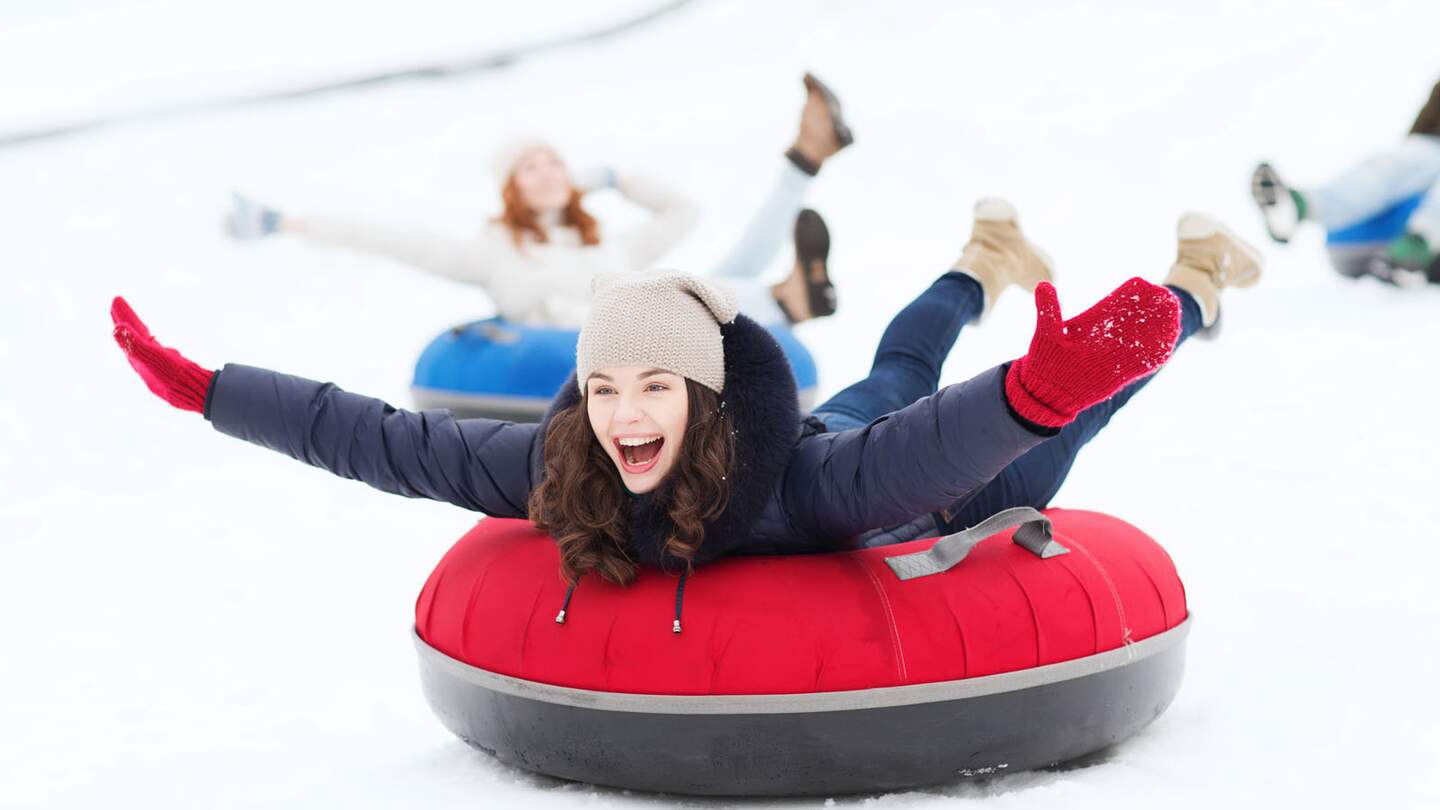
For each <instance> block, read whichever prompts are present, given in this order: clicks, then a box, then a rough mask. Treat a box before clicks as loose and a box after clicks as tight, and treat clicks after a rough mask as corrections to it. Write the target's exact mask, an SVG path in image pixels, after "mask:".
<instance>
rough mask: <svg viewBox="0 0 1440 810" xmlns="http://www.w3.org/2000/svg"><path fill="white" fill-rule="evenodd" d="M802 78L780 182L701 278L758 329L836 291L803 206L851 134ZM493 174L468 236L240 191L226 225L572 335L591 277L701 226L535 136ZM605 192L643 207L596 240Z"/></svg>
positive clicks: (689, 213)
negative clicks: (313, 209) (300, 243)
mask: <svg viewBox="0 0 1440 810" xmlns="http://www.w3.org/2000/svg"><path fill="white" fill-rule="evenodd" d="M804 82H805V89H806V96H805V104H804V106H803V108H802V109H801V114H800V131H799V134H798V135H797V136H796V138H795V142H794V143H793V144H792V145H791V146H790V147H789V149H787V150H786V151H785V161H784V163H783V165H782V167H781V170H780V175H779V176H778V177H777V178H776V181H775V184H774V186H773V187H772V188H771V190H770V192H769V195H768V196H767V197H766V198H765V199H764V201H763V202H762V203H761V204H760V207H759V209H758V210H757V211H756V212H755V214H754V215H753V217H752V218H751V221H750V223H749V225H748V226H747V227H746V229H745V231H744V232H743V233H742V235H741V237H740V239H739V240H738V241H737V242H736V243H735V245H734V247H733V248H732V249H731V251H730V253H729V255H728V256H726V257H725V259H724V260H723V261H721V263H720V264H719V265H718V266H717V267H716V268H715V269H714V270H713V271H712V272H711V274H710V275H711V276H712V277H715V278H718V279H720V280H722V282H723V283H724V284H726V285H727V286H730V287H732V288H733V289H734V290H735V292H736V294H737V295H738V296H739V302H740V309H741V311H742V312H745V313H746V314H747V315H749V316H750V317H751V318H753V319H755V320H757V321H759V322H761V323H765V324H775V323H787V322H788V323H799V322H801V321H806V320H809V319H811V318H818V317H824V316H826V315H830V314H832V313H834V311H835V290H834V287H833V286H832V285H831V283H830V278H829V274H828V272H827V269H826V266H825V261H824V259H825V256H824V255H823V251H822V250H821V249H820V246H821V245H823V246H825V247H828V236H827V235H826V234H825V232H824V223H823V222H821V221H820V220H819V219H818V217H815V216H814V215H813V214H806V215H802V210H801V205H802V203H803V202H804V199H805V195H806V193H807V192H808V190H809V188H810V184H811V182H812V180H813V179H814V178H815V176H816V175H817V174H819V172H820V169H821V167H822V166H823V165H824V164H825V162H826V161H827V160H829V159H830V158H831V157H832V156H834V155H835V153H836V152H838V151H840V150H841V149H843V148H845V147H846V146H848V145H849V144H851V143H852V142H853V141H854V137H853V135H852V134H851V132H850V128H849V126H848V125H847V124H846V123H845V120H844V117H843V114H842V110H841V106H840V102H839V100H838V99H837V98H836V97H835V95H834V93H832V92H831V91H830V89H829V88H828V87H826V86H825V85H824V84H823V83H821V82H820V81H819V80H818V79H816V78H815V77H814V76H811V75H810V74H806V75H805V77H804ZM491 168H492V170H493V173H494V177H495V180H496V182H497V183H498V184H499V185H500V188H501V191H500V197H501V203H502V205H503V209H502V211H501V213H500V214H499V215H498V216H496V217H495V218H494V219H492V220H490V221H489V222H487V223H486V224H485V226H484V227H483V228H482V229H481V231H480V233H479V234H478V235H476V236H475V237H473V238H470V239H459V238H455V237H451V236H446V235H443V234H437V233H435V232H433V231H429V230H426V229H424V228H412V227H406V226H398V225H391V224H380V223H371V222H362V221H359V220H354V219H349V218H344V217H329V216H296V215H292V214H282V213H281V212H279V211H277V210H275V209H273V208H268V207H266V206H263V205H259V204H257V203H255V202H254V201H252V200H250V199H248V198H246V197H243V196H241V195H238V194H237V195H235V198H234V205H233V207H232V210H231V211H230V212H229V214H228V215H227V217H226V220H225V224H226V229H227V231H228V232H229V233H230V235H231V236H233V237H234V238H236V239H241V240H251V239H259V238H263V237H265V236H269V235H271V234H276V233H285V234H293V235H296V236H299V237H301V238H303V239H305V240H306V241H307V242H312V243H314V244H319V245H334V246H339V247H345V248H350V249H352V250H357V251H361V252H364V253H370V254H375V255H379V256H386V257H389V258H392V259H395V260H397V261H400V262H403V263H405V264H408V265H411V266H413V267H417V268H419V269H421V270H426V271H429V272H432V273H435V274H437V275H441V276H444V277H446V278H451V279H454V280H456V281H460V282H464V283H467V284H475V285H477V286H479V287H481V288H483V289H484V290H485V291H486V292H487V293H489V295H490V297H491V299H493V300H494V302H495V307H496V309H497V311H498V313H499V315H500V316H501V317H503V318H505V319H506V320H509V321H512V322H515V323H519V324H525V325H528V326H548V327H558V328H566V329H578V328H579V327H580V326H581V325H582V324H583V323H584V322H585V316H586V314H587V312H588V310H589V306H590V295H591V292H590V286H591V281H592V280H593V279H594V277H595V276H596V275H598V274H601V273H613V272H634V271H641V270H647V269H650V268H651V267H653V266H654V264H655V262H656V261H657V260H658V259H659V258H660V257H661V256H662V255H664V254H665V253H666V252H667V251H668V250H670V248H671V247H673V246H674V245H675V244H676V243H678V242H679V241H680V240H681V239H683V238H684V237H685V236H687V235H688V234H689V233H690V232H691V231H692V230H693V229H694V227H695V225H696V222H697V221H698V219H699V207H698V206H697V205H696V204H695V203H694V202H693V201H692V200H690V199H689V198H687V197H686V196H685V195H683V194H681V193H680V192H678V191H676V190H675V189H673V188H670V187H669V186H667V185H666V184H664V183H663V182H661V181H660V180H658V179H656V178H654V177H648V176H645V175H641V174H629V173H616V172H615V171H614V170H612V169H608V168H604V169H600V170H597V171H595V172H591V173H588V175H587V176H585V177H580V176H578V175H572V174H571V172H570V169H569V167H568V166H567V165H566V163H565V161H564V159H563V158H562V157H561V156H560V154H559V152H557V151H556V150H555V148H554V147H552V146H551V145H549V144H547V143H546V142H545V141H543V140H540V139H538V138H520V139H517V140H514V141H511V142H510V143H507V144H505V145H504V146H503V147H501V148H500V150H499V151H498V152H497V153H496V155H495V158H494V160H493V162H492V166H491ZM605 188H613V189H615V190H617V191H619V192H620V193H621V194H622V195H624V196H625V198H626V199H628V200H629V201H630V202H632V203H634V204H636V205H638V206H640V207H642V208H645V209H647V210H648V211H649V212H650V213H651V216H650V218H649V221H647V222H645V223H643V224H641V225H639V226H637V227H635V228H633V229H630V230H628V231H625V232H623V233H620V234H617V235H614V236H611V235H609V234H605V233H603V232H602V228H601V226H600V223H599V222H597V221H596V220H595V218H594V217H592V216H591V215H590V214H589V213H587V212H586V210H585V208H584V205H583V200H584V197H585V195H586V194H587V193H588V192H591V191H598V190H601V189H605ZM792 228H793V232H794V238H795V243H796V261H795V268H794V270H793V272H792V273H791V274H790V275H789V276H788V277H787V278H786V279H785V280H784V281H782V282H780V283H779V284H773V285H772V284H765V283H763V282H761V281H759V280H758V279H757V278H756V277H757V276H759V275H760V274H761V273H762V272H763V271H764V270H765V269H766V268H767V267H768V266H769V264H770V261H771V259H772V258H773V257H774V255H775V254H776V252H777V251H778V250H779V248H780V246H781V244H782V243H783V242H784V241H785V238H786V236H787V234H789V233H790V232H791V230H792Z"/></svg>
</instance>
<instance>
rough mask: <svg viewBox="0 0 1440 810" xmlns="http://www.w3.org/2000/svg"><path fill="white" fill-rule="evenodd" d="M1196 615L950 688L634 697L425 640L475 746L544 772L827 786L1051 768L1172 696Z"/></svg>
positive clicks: (645, 781)
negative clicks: (473, 662)
mask: <svg viewBox="0 0 1440 810" xmlns="http://www.w3.org/2000/svg"><path fill="white" fill-rule="evenodd" d="M1189 627H1190V620H1189V619H1187V620H1186V621H1185V622H1184V623H1183V624H1181V625H1179V626H1177V627H1175V628H1173V629H1171V630H1169V631H1166V632H1165V633H1162V634H1160V635H1158V636H1154V637H1151V638H1148V639H1145V640H1144V641H1141V642H1138V643H1136V644H1132V645H1129V646H1127V647H1125V648H1122V649H1119V650H1112V651H1110V652H1106V653H1101V654H1099V655H1093V656H1089V657H1087V658H1083V659H1078V660H1075V661H1067V662H1064V663H1060V664H1053V665H1049V666H1045V667H1037V668H1035V669H1031V670H1022V671H1020V672H1011V673H1004V674H1001V675H992V676H987V677H983V678H972V679H967V680H964V681H950V682H946V683H939V684H923V685H917V686H903V687H890V688H884V689H867V690H859V691H852V692H828V693H813V694H806V695H754V696H749V695H735V696H696V697H685V696H669V695H627V694H617V693H609V692H594V691H588V690H581V689H567V688H563V687H555V686H549V685H546V684H540V683H535V682H532V681H525V680H521V679H518V678H510V677H507V676H502V675H497V674H495V673H491V672H487V671H485V670H481V669H477V668H475V667H471V666H468V665H466V664H463V663H461V662H459V661H456V660H455V659H453V658H450V657H448V656H446V655H444V654H443V653H440V652H438V651H437V650H435V649H434V648H432V647H430V646H429V645H427V644H426V643H425V642H424V641H423V640H421V639H420V638H419V637H418V636H417V637H416V639H415V640H416V646H417V648H418V649H419V652H420V674H421V681H422V684H423V688H424V691H425V696H426V698H427V700H428V701H429V703H430V706H431V708H432V709H433V710H434V711H435V713H436V715H437V716H439V718H440V720H441V722H443V723H444V724H445V726H446V727H447V728H449V729H450V730H451V731H452V732H454V733H455V734H456V735H457V736H459V737H460V738H461V739H462V740H464V741H465V742H467V743H469V744H470V745H472V746H474V747H475V748H478V749H480V750H482V751H484V752H486V753H488V754H491V755H493V756H495V757H496V758H498V759H499V760H501V761H502V762H506V763H508V764H511V765H514V766H516V767H520V768H524V769H527V770H531V771H538V772H540V773H545V774H549V775H551V776H557V777H560V778H563V779H571V780H575V781H580V782H588V783H591V784H596V785H607V786H611V787H619V788H630V789H635V790H643V791H652V792H658V793H679V794H690V795H707V796H828V795H836V794H846V793H872V792H880V791H892V790H902V789H908V788H915V787H921V786H924V785H934V784H940V783H946V782H954V781H957V780H961V779H966V778H976V777H987V776H995V775H999V774H1004V773H1013V772H1016V771H1022V770H1027V769H1033V768H1041V767H1046V766H1050V765H1054V764H1057V763H1061V762H1065V761H1068V760H1072V759H1075V758H1078V757H1082V756H1085V755H1086V754H1091V753H1094V752H1096V751H1099V750H1101V749H1103V748H1106V747H1109V746H1111V745H1114V744H1115V743H1118V742H1120V741H1121V740H1124V739H1126V738H1128V737H1130V736H1132V735H1133V734H1135V733H1136V732H1138V731H1139V730H1140V729H1142V728H1144V727H1145V726H1146V725H1148V724H1149V723H1150V722H1151V721H1152V720H1154V719H1155V718H1156V717H1158V716H1159V715H1160V714H1161V713H1162V712H1164V710H1165V708H1166V707H1167V706H1169V705H1170V702H1171V701H1172V700H1173V699H1174V697H1175V694H1176V692H1177V691H1178V690H1179V688H1180V681H1181V677H1182V675H1183V672H1184V661H1185V657H1184V656H1185V644H1184V641H1185V636H1186V635H1187V634H1188V632H1189Z"/></svg>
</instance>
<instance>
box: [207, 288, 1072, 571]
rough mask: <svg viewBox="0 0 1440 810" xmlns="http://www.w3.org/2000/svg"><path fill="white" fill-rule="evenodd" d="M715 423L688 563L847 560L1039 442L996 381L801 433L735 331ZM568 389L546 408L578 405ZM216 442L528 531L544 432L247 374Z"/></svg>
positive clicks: (664, 523)
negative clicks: (727, 461)
mask: <svg viewBox="0 0 1440 810" xmlns="http://www.w3.org/2000/svg"><path fill="white" fill-rule="evenodd" d="M721 331H722V334H723V335H724V345H725V368H726V373H725V391H724V394H723V397H722V399H723V402H724V407H725V411H726V413H727V415H728V417H729V418H730V420H731V423H732V426H733V427H734V429H735V430H736V433H737V441H736V456H737V464H736V470H735V472H734V475H733V478H732V481H733V485H732V493H731V498H730V502H729V504H728V506H727V507H726V510H725V512H724V513H723V514H722V515H721V516H720V517H719V518H717V519H716V520H715V521H713V522H712V523H710V524H709V525H707V527H706V534H705V541H704V543H703V544H702V545H701V548H700V550H699V553H698V554H697V557H696V562H697V563H698V562H706V561H708V560H712V559H715V558H716V557H719V556H721V555H725V554H800V553H808V552H817V551H830V550H835V549H840V548H848V547H850V546H851V543H852V541H853V539H854V538H855V537H856V536H858V535H859V534H861V533H863V532H865V531H866V530H869V529H875V528H880V527H886V526H894V525H897V524H901V523H905V522H907V521H909V520H911V519H912V518H915V517H917V516H919V515H923V514H926V513H929V512H936V511H939V510H941V509H944V508H945V507H947V506H949V505H950V504H952V503H954V502H955V501H957V500H960V499H962V498H964V497H965V496H967V495H969V494H971V493H972V492H974V491H976V490H978V489H979V488H980V487H982V486H984V485H985V484H986V483H987V482H989V481H990V479H992V478H994V477H995V476H996V475H997V474H998V473H999V472H1000V471H1001V470H1002V469H1004V468H1005V466H1006V465H1008V464H1010V462H1012V461H1014V460H1015V459H1016V458H1019V457H1020V456H1021V455H1023V454H1024V453H1025V452H1026V451H1027V450H1029V449H1030V448H1032V447H1034V446H1035V445H1037V444H1039V443H1040V442H1042V441H1044V440H1045V437H1043V436H1040V435H1037V434H1035V433H1033V432H1031V431H1029V430H1027V429H1026V428H1025V427H1023V426H1022V425H1021V424H1020V423H1019V422H1017V421H1016V420H1015V418H1014V417H1013V416H1012V415H1011V414H1010V411H1009V408H1008V406H1007V405H1006V404H1005V399H1004V390H1003V389H1004V386H1003V382H1004V374H1003V371H1002V369H1000V368H994V369H990V370H989V371H985V372H983V373H981V374H979V375H977V376H975V377H974V378H972V379H970V380H968V381H966V382H963V383H959V384H956V385H951V386H947V387H945V388H942V389H940V390H939V391H938V392H936V393H935V394H933V395H931V396H929V397H926V398H924V399H921V400H919V401H917V402H915V403H914V404H912V405H910V406H909V407H906V408H903V409H901V410H899V411H896V412H894V413H891V414H889V415H887V416H884V417H881V418H880V419H877V420H875V421H874V422H872V423H870V424H869V425H867V426H865V427H863V428H859V429H856V430H846V431H840V432H836V433H829V432H825V429H824V426H823V425H822V424H820V423H819V422H818V420H815V419H812V418H802V416H801V414H800V412H799V406H798V404H797V397H796V391H795V381H794V377H793V376H792V375H791V372H790V368H789V365H788V363H787V362H786V360H785V356H784V354H783V353H782V352H781V350H780V347H779V346H778V345H777V344H776V343H775V340H774V338H772V337H771V336H770V335H769V333H768V332H766V331H765V329H764V328H762V327H760V326H758V325H756V324H755V323H754V322H753V321H751V320H749V319H748V318H746V317H745V316H743V315H742V316H740V317H738V318H737V319H736V320H735V322H733V323H730V324H726V325H725V326H723V327H722V329H721ZM578 401H579V393H578V390H577V388H576V386H575V385H574V383H573V381H572V382H571V383H570V384H569V385H567V386H566V387H565V388H564V389H562V390H561V392H560V394H559V395H558V396H557V399H556V402H555V404H554V406H552V408H551V414H552V415H553V414H554V413H555V412H556V411H557V410H558V409H560V408H565V407H569V406H572V405H574V404H576V403H577V402H578ZM205 416H206V418H207V419H209V420H210V422H211V423H212V424H213V425H214V426H215V429H216V430H219V431H220V432H221V433H225V434H228V435H231V436H235V437H237V438H241V439H245V440H246V441H249V442H253V443H255V444H258V445H261V446H264V447H268V448H270V449H272V450H277V451H279V452H281V453H285V454H287V455H289V456H291V457H292V458H296V459H299V460H301V461H304V462H306V463H307V464H311V465H314V466H316V467H320V468H323V469H325V470H328V471H330V472H332V473H334V474H335V475H339V476H342V477H345V478H353V479H357V480H360V481H364V482H365V483H367V484H369V485H371V486H373V487H375V488H376V489H380V490H384V491H385V492H392V493H395V494H399V495H405V496H407V497H412V498H430V499H433V500H439V501H446V502H449V503H453V504H455V505H456V506H461V507H464V508H466V509H470V510H474V511H476V512H483V513H485V514H487V515H492V516H495V517H511V518H514V517H525V516H526V503H527V501H528V499H529V497H530V491H531V489H532V488H533V487H534V486H535V485H536V483H537V482H538V481H539V477H540V476H541V475H543V473H544V469H545V465H544V457H543V445H544V436H545V430H546V426H547V425H548V424H549V419H550V418H549V417H547V418H546V419H545V421H543V422H541V423H539V424H517V423H512V422H502V421H498V420H492V419H461V420H457V419H455V418H453V417H452V416H451V415H450V413H449V412H448V411H439V410H435V411H422V412H419V413H414V412H410V411H404V410H399V409H396V408H392V407H391V406H389V405H387V404H385V403H384V402H382V401H380V400H378V399H372V398H370V397H363V396H358V395H356V394H350V393H347V392H345V391H342V390H340V389H339V388H337V387H335V386H334V385H330V384H324V383H317V382H312V381H310V380H306V379H302V378H299V377H292V376H288V375H285V374H278V373H276V372H273V371H266V370H263V369H258V368H252V367H249V366H242V365H233V364H232V365H227V366H225V368H224V369H222V370H221V371H220V372H219V373H218V374H217V375H216V376H215V378H214V380H213V382H212V383H211V388H210V392H209V396H208V397H207V401H206V408H205ZM664 493H665V489H664V487H663V486H662V487H661V488H660V489H658V490H656V492H654V493H652V494H650V495H647V496H642V497H639V498H636V499H634V502H633V504H632V514H631V516H630V517H631V520H630V531H631V545H632V552H633V553H634V555H635V557H636V559H638V560H640V561H641V562H644V563H648V564H661V563H663V562H664V561H663V560H662V559H661V557H660V553H661V552H660V549H661V548H662V547H663V545H664V540H665V538H666V537H668V536H669V534H670V531H669V529H670V526H669V522H668V518H667V517H666V516H665V510H664V508H663V503H664V501H663V499H664Z"/></svg>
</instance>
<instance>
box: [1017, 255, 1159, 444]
mask: <svg viewBox="0 0 1440 810" xmlns="http://www.w3.org/2000/svg"><path fill="white" fill-rule="evenodd" d="M1035 309H1036V318H1035V320H1036V322H1035V337H1034V338H1033V339H1031V341H1030V353H1029V354H1027V355H1025V356H1024V357H1022V358H1020V359H1019V360H1016V361H1015V362H1014V363H1012V364H1010V371H1009V373H1007V374H1006V375H1005V396H1006V398H1007V399H1009V400H1010V407H1012V408H1014V409H1015V412H1016V413H1018V414H1020V415H1021V416H1022V417H1024V418H1025V419H1027V420H1029V421H1031V422H1033V423H1035V424H1037V425H1042V426H1044V427H1061V426H1063V425H1067V424H1069V423H1070V421H1071V420H1073V419H1074V418H1075V416H1076V415H1077V414H1079V413H1080V412H1081V411H1083V410H1085V409H1086V408H1088V407H1090V406H1091V405H1094V404H1096V403H1099V402H1104V401H1105V400H1107V399H1109V398H1110V397H1112V396H1114V395H1115V393H1116V392H1118V391H1119V390H1120V389H1122V388H1124V387H1125V386H1126V385H1128V384H1129V383H1130V382H1132V381H1134V380H1136V379H1138V378H1140V377H1143V376H1145V375H1146V374H1153V373H1154V372H1156V371H1158V370H1159V369H1160V366H1162V365H1164V364H1165V361H1166V360H1168V359H1170V353H1171V352H1173V351H1175V341H1176V340H1177V339H1179V337H1180V302H1179V301H1178V300H1177V299H1176V298H1175V295H1174V293H1172V292H1170V291H1169V290H1167V289H1165V288H1164V287H1157V286H1155V285H1154V284H1151V283H1149V282H1147V281H1144V280H1143V279H1138V278H1132V279H1130V280H1129V281H1127V282H1125V283H1124V284H1122V285H1120V287H1119V288H1118V289H1116V290H1115V292H1112V293H1110V294H1109V295H1107V296H1105V297H1104V298H1102V299H1101V300H1100V302H1099V303H1097V304H1096V305H1095V306H1093V307H1091V308H1089V309H1087V310H1085V311H1084V312H1082V313H1081V314H1079V315H1077V316H1075V317H1074V318H1071V319H1070V320H1068V321H1062V320H1061V319H1060V301H1059V299H1057V298H1056V297H1055V287H1054V285H1052V284H1050V283H1049V282H1041V283H1040V286H1038V287H1036V288H1035Z"/></svg>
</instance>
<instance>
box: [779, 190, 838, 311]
mask: <svg viewBox="0 0 1440 810" xmlns="http://www.w3.org/2000/svg"><path fill="white" fill-rule="evenodd" d="M829 260H830V229H829V228H828V227H826V225H825V220H824V218H823V217H821V216H820V214H819V213H818V212H816V211H814V210H812V209H809V208H805V209H803V210H801V211H800V213H799V215H797V216H796V217H795V261H796V263H797V264H799V265H800V270H801V278H803V279H804V280H805V297H806V298H807V299H808V301H809V303H810V315H811V317H813V318H823V317H825V316H827V315H834V314H835V285H834V284H832V283H831V282H830V265H829ZM817 263H818V265H819V269H820V272H819V274H818V275H819V278H816V275H817V274H816V273H815V268H816V265H817ZM787 314H788V313H787ZM792 320H793V318H792Z"/></svg>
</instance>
